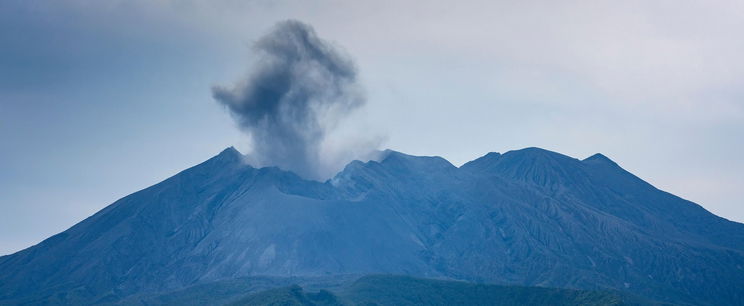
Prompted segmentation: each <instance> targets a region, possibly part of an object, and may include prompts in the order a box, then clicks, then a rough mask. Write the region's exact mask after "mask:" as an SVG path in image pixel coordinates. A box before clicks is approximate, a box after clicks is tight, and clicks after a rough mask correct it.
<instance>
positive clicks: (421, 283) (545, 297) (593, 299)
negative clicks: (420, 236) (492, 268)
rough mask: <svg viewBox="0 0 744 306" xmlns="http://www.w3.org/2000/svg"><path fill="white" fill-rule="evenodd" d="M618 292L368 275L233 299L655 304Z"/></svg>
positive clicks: (353, 302)
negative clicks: (341, 283)
mask: <svg viewBox="0 0 744 306" xmlns="http://www.w3.org/2000/svg"><path fill="white" fill-rule="evenodd" d="M650 304H654V303H650V302H646V301H642V300H640V299H637V298H631V297H628V296H624V295H621V294H619V293H615V292H606V291H588V290H572V289H557V288H541V287H521V286H499V285H484V284H474V283H467V282H460V281H445V280H432V279H421V278H414V277H407V276H390V275H373V276H365V277H362V278H360V279H358V280H357V281H355V282H354V283H353V284H351V285H350V286H348V287H346V288H343V289H341V290H339V291H338V292H336V293H335V294H334V293H331V292H330V291H326V290H321V291H319V292H317V293H310V292H306V291H304V290H303V289H302V288H301V287H300V286H297V285H295V286H290V287H284V288H278V289H272V290H267V291H263V292H259V293H255V294H251V295H248V296H246V297H244V298H242V299H239V300H238V301H237V302H234V303H232V304H230V305H235V306H237V305H276V306H278V305H282V306H284V305H287V306H290V305H302V306H310V305H318V306H321V305H365V306H367V305H380V306H383V305H650Z"/></svg>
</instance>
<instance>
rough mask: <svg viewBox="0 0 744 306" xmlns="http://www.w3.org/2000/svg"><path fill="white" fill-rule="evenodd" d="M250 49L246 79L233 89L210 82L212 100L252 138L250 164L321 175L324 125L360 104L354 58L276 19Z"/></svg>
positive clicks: (315, 176)
mask: <svg viewBox="0 0 744 306" xmlns="http://www.w3.org/2000/svg"><path fill="white" fill-rule="evenodd" d="M253 50H254V51H255V58H254V59H255V61H254V65H253V67H251V69H250V70H249V72H248V76H247V78H246V79H245V80H243V81H242V82H239V83H237V84H236V85H235V86H233V87H232V88H225V87H220V86H215V87H213V88H212V95H213V97H214V99H215V100H217V101H218V102H219V103H220V104H222V105H224V106H226V107H227V109H229V111H230V113H231V114H232V116H233V118H234V119H235V120H236V121H237V123H238V125H239V126H240V128H241V129H242V130H243V131H244V132H246V133H247V134H248V135H249V136H250V137H251V140H252V143H253V152H252V153H251V154H250V158H251V159H252V160H253V163H256V164H258V166H278V167H280V168H282V169H285V170H291V171H294V172H296V173H297V174H299V175H301V176H304V177H306V178H312V179H319V178H322V177H323V176H324V175H327V174H328V173H327V171H326V169H324V168H325V167H326V166H327V165H326V164H327V160H328V159H327V157H323V156H321V154H323V152H322V144H323V141H324V140H325V138H326V136H327V134H328V132H329V130H331V129H332V128H334V127H335V126H336V124H337V123H338V121H339V120H340V119H342V118H343V117H344V116H346V115H348V114H349V113H350V112H351V111H353V110H354V109H356V108H358V107H359V106H361V105H363V104H364V103H365V99H364V95H363V94H362V92H361V87H360V86H359V85H358V84H357V70H356V67H355V65H354V63H353V62H352V60H351V59H350V58H349V57H348V56H346V55H345V54H343V53H342V52H341V51H339V50H338V49H336V48H335V47H334V46H333V45H331V44H330V43H329V42H327V41H325V40H323V39H321V38H319V37H318V36H317V35H316V33H315V31H314V30H313V28H312V27H311V26H309V25H307V24H304V23H302V22H299V21H294V20H289V21H283V22H280V23H278V24H277V25H276V26H275V27H274V28H273V29H272V30H271V31H270V32H269V33H268V34H266V35H265V36H263V37H262V38H260V39H259V40H258V41H257V42H256V43H255V45H254V46H253ZM356 150H357V151H358V149H356Z"/></svg>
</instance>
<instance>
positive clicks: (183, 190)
mask: <svg viewBox="0 0 744 306" xmlns="http://www.w3.org/2000/svg"><path fill="white" fill-rule="evenodd" d="M379 273H387V274H405V275H412V276H420V277H435V278H446V279H458V280H469V281H475V282H486V283H496V284H516V285H529V286H550V287H561V288H577V289H603V290H618V291H624V292H630V293H633V294H636V295H641V296H645V297H647V298H650V299H654V300H660V301H667V302H674V303H693V304H718V305H720V304H729V305H730V304H744V225H742V224H739V223H735V222H731V221H728V220H725V219H723V218H720V217H717V216H715V215H713V214H711V213H710V212H708V211H706V210H705V209H703V208H702V207H700V206H699V205H697V204H695V203H692V202H689V201H686V200H684V199H681V198H678V197H676V196H674V195H671V194H669V193H666V192H664V191H661V190H658V189H656V188H654V187H653V186H651V185H650V184H648V183H646V182H644V181H643V180H641V179H639V178H638V177H636V176H634V175H632V174H631V173H629V172H627V171H625V170H623V169H622V168H621V167H620V166H618V165H617V164H616V163H615V162H613V161H612V160H610V159H609V158H607V157H605V156H604V155H601V154H596V155H593V156H592V157H589V158H587V159H584V160H578V159H575V158H572V157H569V156H565V155H562V154H559V153H555V152H551V151H547V150H543V149H539V148H527V149H522V150H516V151H510V152H507V153H504V154H499V153H488V154H487V155H485V156H483V157H481V158H479V159H476V160H474V161H471V162H468V163H466V164H465V165H463V166H462V167H459V168H458V167H455V166H453V165H452V164H451V163H449V162H448V161H447V160H445V159H443V158H441V157H422V156H411V155H406V154H403V153H400V152H395V151H386V152H385V154H384V155H383V158H382V159H380V160H379V161H369V162H361V161H354V162H352V163H350V164H349V165H347V166H346V167H345V168H344V170H343V171H341V172H340V173H338V174H337V175H336V176H335V177H334V178H332V179H330V180H328V181H326V182H323V183H321V182H317V181H311V180H305V179H303V178H301V177H299V176H298V175H296V174H294V173H292V172H287V171H283V170H281V169H279V168H275V167H268V168H260V169H257V168H254V167H251V166H249V165H247V164H246V163H245V162H244V161H243V157H242V155H241V154H240V153H239V152H238V151H237V150H235V149H234V148H228V149H226V150H224V151H223V152H221V153H220V154H219V155H217V156H215V157H213V158H211V159H209V160H207V161H205V162H203V163H201V164H199V165H197V166H195V167H192V168H190V169H187V170H185V171H183V172H181V173H178V174H176V175H175V176H173V177H171V178H168V179H166V180H165V181H163V182H161V183H158V184H156V185H154V186H152V187H149V188H146V189H144V190H142V191H139V192H136V193H133V194H131V195H129V196H126V197H124V198H122V199H120V200H118V201H116V202H114V203H113V204H111V205H109V206H108V207H106V208H104V209H103V210H101V211H99V212H98V213H96V214H94V215H93V216H91V217H89V218H87V219H85V220H83V221H82V222H80V223H78V224H76V225H75V226H73V227H71V228H70V229H68V230H66V231H64V232H62V233H59V234H57V235H54V236H52V237H50V238H49V239H46V240H45V241H43V242H41V243H40V244H38V245H36V246H33V247H30V248H28V249H25V250H23V251H20V252H17V253H15V254H12V255H7V256H3V257H0V304H12V303H43V302H46V303H86V304H91V303H115V302H117V301H123V300H125V299H127V298H131V297H133V296H138V295H143V294H153V293H159V292H171V291H175V290H181V289H184V288H187V287H189V286H194V285H200V284H208V283H212V282H218V281H225V280H230V279H237V278H242V277H254V276H265V277H295V278H296V277H301V278H314V279H329V278H343V277H347V276H349V275H366V274H379Z"/></svg>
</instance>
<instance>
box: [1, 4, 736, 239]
mask: <svg viewBox="0 0 744 306" xmlns="http://www.w3.org/2000/svg"><path fill="white" fill-rule="evenodd" d="M207 3H209V4H207ZM288 18H294V19H298V20H302V21H304V22H307V23H309V24H311V25H313V26H314V27H315V29H316V31H317V32H318V34H319V35H320V36H321V37H323V38H326V39H328V40H331V41H333V42H335V43H336V44H338V45H339V46H341V47H342V48H344V49H345V50H346V52H348V53H349V54H350V55H351V56H352V57H353V58H354V60H355V61H356V63H357V66H358V68H359V72H360V77H361V83H362V85H363V86H364V87H365V88H366V92H367V96H368V103H367V105H366V106H365V107H364V108H363V109H361V110H359V111H358V112H357V113H355V114H354V115H353V117H352V118H349V119H348V120H347V121H346V122H345V123H344V124H342V126H341V128H340V129H339V130H338V131H337V132H335V133H334V135H332V136H333V137H332V139H334V141H336V142H337V143H353V142H355V141H358V139H364V140H368V139H372V140H373V142H374V141H379V143H380V144H381V147H382V148H392V149H396V150H399V151H403V152H406V153H409V154H420V155H440V156H443V157H445V158H447V159H449V160H450V161H452V162H453V163H455V164H457V165H459V164H462V163H464V162H466V161H468V160H471V159H474V158H476V157H478V156H481V155H483V154H485V153H487V152H489V151H498V152H504V151H508V150H512V149H519V148H523V147H528V146H538V147H543V148H546V149H550V150H554V151H558V152H561V153H564V154H567V155H571V156H574V157H577V158H585V157H587V156H589V155H591V154H593V153H596V152H602V153H604V154H606V155H608V156H609V157H610V158H612V159H614V160H615V161H616V162H618V163H619V164H620V165H621V166H623V167H625V168H626V169H628V170H629V171H631V172H633V173H635V174H636V175H638V176H640V177H641V178H643V179H646V180H647V181H649V182H650V183H652V184H654V185H656V186H657V187H659V188H662V189H664V190H667V191H670V192H672V193H674V194H676V195H679V196H682V197H684V198H687V199H690V200H693V201H695V202H697V203H699V204H701V205H703V206H704V207H705V208H707V209H709V210H711V211H713V212H714V213H716V214H718V215H721V216H723V217H726V218H728V219H732V220H736V221H740V222H741V221H744V206H742V204H743V203H742V200H741V199H742V198H744V188H742V187H744V174H742V173H744V160H742V158H741V156H744V137H742V135H744V86H742V84H744V59H742V57H741V54H744V40H743V39H742V38H741V36H742V35H741V33H740V32H741V29H744V6H743V4H741V2H740V1H730V2H727V1H706V2H704V3H703V2H700V1H622V2H621V3H618V2H617V1H561V2H560V3H557V2H555V1H521V2H519V4H515V3H512V1H503V2H500V1H482V2H480V1H457V2H452V1H432V2H427V3H426V5H423V4H421V2H418V1H410V2H409V1H236V0H220V1H203V2H202V1H188V0H161V1H145V0H134V1H123V0H121V1H119V0H103V1H93V0H69V1H21V0H9V1H2V2H0V233H1V235H0V254H7V253H12V252H15V251H17V250H20V249H22V248H25V247H28V246H30V245H32V244H35V243H38V242H39V241H41V240H42V239H44V238H46V237H48V236H50V235H52V234H55V233H57V232H60V231H62V230H64V229H66V228H68V227H69V226H72V225H73V224H75V223H76V222H79V221H80V220H82V219H84V218H85V217H87V216H89V215H91V214H93V213H94V212H96V211H97V210H99V209H101V208H103V207H104V206H106V205H108V204H110V203H111V202H113V201H115V200H116V199H118V198H120V197H122V196H125V195H127V194H129V193H132V192H134V191H137V190H139V189H142V188H144V187H147V186H149V185H151V184H154V183H156V182H158V181H160V180H162V179H165V178H167V177H168V176H170V175H173V174H175V173H177V172H178V171H180V170H183V169H185V168H187V167H190V166H192V165H194V164H196V163H199V162H201V161H203V160H205V159H207V158H209V157H211V156H212V155H214V154H217V153H218V152H219V151H220V150H222V149H224V148H225V147H227V146H231V145H234V146H236V147H237V148H238V149H240V150H241V151H243V152H248V151H250V146H249V145H248V144H247V142H246V141H245V138H244V137H243V136H242V135H241V134H240V133H239V132H238V130H237V129H236V128H235V126H234V124H233V121H232V120H231V118H230V117H229V115H228V114H227V113H226V112H225V110H223V109H222V108H221V107H220V106H219V105H218V104H217V103H215V102H214V101H213V99H212V98H211V92H210V87H211V86H213V85H215V84H230V83H232V82H235V81H236V80H238V79H240V78H241V77H242V76H243V75H244V72H245V71H246V68H247V66H248V65H249V63H250V59H251V57H250V56H251V53H250V48H249V46H250V44H251V42H252V41H254V40H255V39H257V38H258V37H259V36H260V35H261V34H263V33H265V32H266V31H267V30H268V29H269V28H270V27H271V26H272V25H273V24H274V23H275V22H277V21H280V20H284V19H288Z"/></svg>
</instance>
